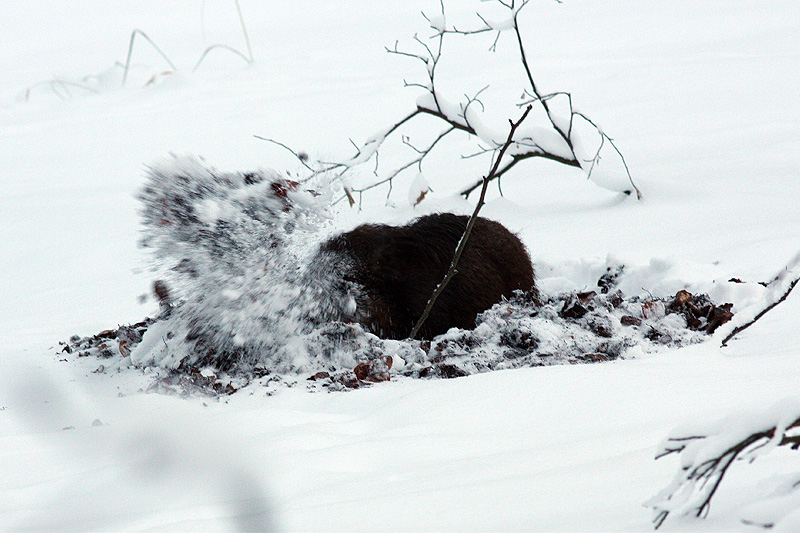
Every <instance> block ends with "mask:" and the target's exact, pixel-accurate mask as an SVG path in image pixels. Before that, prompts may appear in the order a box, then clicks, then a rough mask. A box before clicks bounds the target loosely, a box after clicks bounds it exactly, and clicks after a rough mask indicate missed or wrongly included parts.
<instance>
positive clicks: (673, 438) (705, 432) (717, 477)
mask: <svg viewBox="0 0 800 533" xmlns="http://www.w3.org/2000/svg"><path fill="white" fill-rule="evenodd" d="M778 446H790V447H791V449H793V450H797V449H798V448H800V397H797V398H791V399H788V400H785V401H783V402H780V403H778V404H776V405H774V406H773V407H771V408H770V409H768V410H766V411H757V412H752V413H748V414H743V415H738V416H730V417H727V418H724V419H722V420H718V421H715V422H711V423H708V422H706V423H699V424H695V425H689V426H684V427H681V428H678V429H676V430H674V431H673V432H672V434H670V435H669V436H668V437H667V439H666V440H665V441H664V442H663V443H662V444H661V446H660V447H659V450H658V453H657V454H656V459H660V458H662V457H665V456H667V455H671V454H679V455H680V462H681V466H680V469H679V470H678V472H677V474H676V476H675V478H674V479H673V481H672V483H670V484H669V485H668V486H667V487H665V488H664V489H663V490H662V491H661V492H659V493H658V494H657V495H656V496H654V497H653V498H652V499H651V500H649V501H648V502H646V503H645V505H646V506H647V507H651V508H653V509H654V510H655V516H654V518H653V523H654V524H655V526H656V528H658V527H660V526H661V525H662V524H663V523H664V520H666V519H667V517H668V516H669V515H670V514H671V513H677V514H681V515H690V514H693V515H694V516H697V517H705V516H706V515H707V514H708V511H709V507H710V505H711V499H712V498H713V497H714V494H715V493H716V492H717V489H718V488H719V485H720V483H721V482H722V479H723V477H724V476H725V473H726V472H727V471H728V468H730V467H731V465H732V464H734V462H735V461H736V460H746V461H750V462H752V461H754V460H755V459H756V458H757V457H759V456H761V455H764V454H765V453H768V452H770V451H772V450H773V449H775V448H777V447H778Z"/></svg>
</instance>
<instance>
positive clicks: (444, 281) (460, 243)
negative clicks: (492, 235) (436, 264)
mask: <svg viewBox="0 0 800 533" xmlns="http://www.w3.org/2000/svg"><path fill="white" fill-rule="evenodd" d="M531 107H532V106H530V105H529V106H528V107H527V108H526V109H525V112H524V113H523V114H522V116H521V117H520V119H519V120H518V121H516V122H514V121H512V120H509V122H510V123H511V129H510V131H509V132H508V138H506V142H505V144H504V145H503V146H502V148H501V149H500V152H499V153H498V154H497V158H496V159H495V162H494V165H493V166H492V169H491V170H490V171H489V173H488V174H487V175H486V176H485V177H484V178H483V188H482V189H481V196H480V198H479V199H478V203H477V205H476V206H475V210H474V211H473V212H472V216H471V217H470V218H469V221H467V226H466V228H465V229H464V234H463V235H462V236H461V239H460V240H459V241H458V246H456V250H455V253H454V254H453V261H452V262H451V263H450V268H449V269H448V270H447V274H445V276H444V279H442V282H441V283H439V285H438V286H437V287H436V290H435V291H434V292H433V294H432V295H431V297H430V299H429V300H428V303H427V305H426V306H425V310H424V311H423V312H422V316H420V317H419V320H418V321H417V323H416V324H415V325H414V328H413V329H412V330H411V334H410V335H409V336H408V338H409V339H413V338H414V337H416V335H417V333H419V330H420V328H422V326H423V324H425V320H427V319H428V315H430V312H431V309H433V306H434V304H435V303H436V300H437V299H438V298H439V295H440V294H441V293H442V291H444V289H445V287H446V286H447V284H448V283H449V282H450V279H452V277H453V276H454V275H455V274H456V272H457V271H456V268H457V267H458V261H459V259H461V254H462V253H463V252H464V248H466V246H467V242H468V240H469V234H470V233H471V232H472V227H473V226H474V225H475V220H477V218H478V213H479V212H480V210H481V208H482V207H483V205H484V203H485V199H486V188H487V187H488V186H489V181H491V179H492V178H493V177H494V175H495V173H496V172H497V168H498V167H499V166H500V160H501V159H502V158H503V154H505V152H506V150H508V147H509V146H511V143H512V142H513V138H514V132H515V131H517V128H519V125H520V124H522V122H523V121H524V120H525V118H526V117H527V116H528V113H530V112H531Z"/></svg>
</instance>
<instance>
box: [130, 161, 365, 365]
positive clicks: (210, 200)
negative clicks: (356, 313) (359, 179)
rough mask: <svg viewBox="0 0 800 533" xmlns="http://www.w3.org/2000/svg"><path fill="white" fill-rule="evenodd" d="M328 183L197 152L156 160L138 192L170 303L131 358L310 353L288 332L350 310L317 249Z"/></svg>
mask: <svg viewBox="0 0 800 533" xmlns="http://www.w3.org/2000/svg"><path fill="white" fill-rule="evenodd" d="M329 185H330V184H329V183H327V181H326V177H325V176H320V177H318V179H317V183H315V184H313V185H312V186H311V188H313V186H318V187H317V189H318V191H319V192H317V191H314V192H311V191H309V190H302V187H300V186H297V184H296V183H295V182H293V181H291V179H290V177H288V176H286V175H282V174H280V173H278V172H275V171H271V170H268V171H258V172H249V173H242V172H233V173H231V172H220V171H217V170H216V169H214V168H211V167H209V166H207V165H206V164H204V162H203V161H202V160H200V159H198V158H195V157H173V158H171V159H169V160H165V161H162V162H160V163H158V164H156V165H153V166H152V167H151V168H150V171H149V173H148V176H147V181H146V184H145V186H144V188H143V190H142V191H141V193H140V194H139V199H140V200H141V202H142V205H143V209H142V218H143V226H144V236H143V239H142V241H141V243H142V245H143V246H144V247H147V248H149V249H151V250H152V251H153V257H154V259H155V263H156V270H157V271H158V274H159V276H160V277H161V279H163V280H164V281H165V286H166V287H167V290H168V292H169V299H170V300H171V305H170V309H169V313H170V314H169V316H168V317H167V318H166V320H164V321H162V323H161V324H159V327H157V328H154V330H153V331H152V332H151V331H148V334H147V335H145V338H144V339H143V341H142V343H141V345H140V346H139V347H137V349H136V350H135V352H134V353H132V354H131V358H132V362H134V363H137V364H147V363H149V362H152V363H157V364H159V365H162V366H176V365H178V364H180V362H181V361H182V360H183V359H184V358H186V357H189V358H190V359H193V358H198V357H202V356H203V355H206V356H210V357H214V358H215V359H216V360H217V361H222V362H224V361H225V360H226V359H233V358H235V360H236V363H237V364H247V363H253V364H255V363H259V362H269V363H270V366H273V367H285V368H296V367H298V366H303V360H304V359H306V358H307V354H306V353H305V351H304V349H303V347H302V346H299V345H298V343H296V342H291V339H293V338H296V337H297V336H298V335H300V334H303V333H305V332H308V331H309V330H310V329H311V328H312V327H313V325H315V324H318V323H320V322H324V321H329V320H331V319H336V318H340V315H341V314H342V313H343V312H346V311H347V310H348V309H352V305H350V303H349V301H348V299H352V297H351V296H348V294H350V293H352V292H353V291H349V290H348V288H347V287H344V286H341V287H340V286H338V285H342V284H343V282H341V281H338V280H337V278H336V277H335V276H331V275H329V274H330V272H331V271H332V270H333V269H334V268H336V267H337V265H335V264H333V263H332V262H331V260H330V258H327V257H325V256H320V255H318V249H319V243H320V242H321V240H322V239H324V238H325V236H326V235H327V231H326V230H328V228H329V226H330V225H329V223H328V222H329V220H330V217H329V216H328V212H327V208H326V206H328V205H330V202H329V201H328V200H329V199H328V197H327V196H326V191H327V192H329V191H330V190H331V188H330V186H329ZM305 186H308V184H305V185H304V186H303V187H305ZM308 265H312V266H311V267H309V266H308ZM334 284H337V286H336V287H334V286H333V285H334ZM353 290H354V289H353ZM331 295H339V296H338V297H337V296H331ZM148 337H149V338H148ZM231 362H232V361H231Z"/></svg>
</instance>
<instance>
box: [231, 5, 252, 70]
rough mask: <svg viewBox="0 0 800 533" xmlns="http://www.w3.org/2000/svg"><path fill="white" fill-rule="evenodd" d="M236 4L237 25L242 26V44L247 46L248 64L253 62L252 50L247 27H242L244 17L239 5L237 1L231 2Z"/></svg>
mask: <svg viewBox="0 0 800 533" xmlns="http://www.w3.org/2000/svg"><path fill="white" fill-rule="evenodd" d="M233 1H234V2H235V3H236V11H237V12H238V13H239V23H240V24H241V25H242V33H243V34H244V42H245V44H246V45H247V54H248V55H249V56H250V61H248V63H253V62H255V59H253V48H252V47H251V46H250V36H249V35H247V27H246V26H245V25H244V16H243V15H242V7H241V6H240V5H239V0H233Z"/></svg>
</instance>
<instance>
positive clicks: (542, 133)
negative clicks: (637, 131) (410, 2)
mask: <svg viewBox="0 0 800 533" xmlns="http://www.w3.org/2000/svg"><path fill="white" fill-rule="evenodd" d="M495 3H496V4H497V5H499V6H500V10H501V12H503V13H504V14H505V17H504V18H502V19H501V20H499V21H495V20H489V18H488V17H487V16H485V15H484V14H483V13H481V12H478V13H476V14H477V17H478V21H479V24H478V25H477V26H476V27H474V28H470V29H464V28H463V27H457V26H455V25H452V24H449V23H448V22H447V18H446V13H445V6H444V2H443V1H442V2H441V4H440V5H441V13H440V14H439V15H437V16H435V17H433V16H428V15H425V14H424V13H423V16H424V17H425V19H426V20H427V22H428V24H429V26H430V29H431V30H433V35H432V36H431V37H430V38H429V39H422V38H421V37H420V36H418V35H415V36H414V43H415V46H416V48H417V50H416V51H410V50H407V49H403V48H401V47H400V45H399V42H396V43H395V45H394V47H392V48H387V52H389V53H390V54H395V55H398V56H404V57H409V58H412V59H414V60H417V61H418V62H419V63H421V64H422V66H423V67H424V69H425V78H424V81H421V82H414V83H410V82H405V85H406V86H407V87H416V88H419V89H422V91H423V94H422V95H421V96H420V97H419V98H418V99H417V101H416V105H415V108H414V109H413V110H411V111H409V112H408V113H407V114H406V115H405V116H404V117H402V118H401V119H399V120H397V121H396V122H395V123H394V124H392V125H391V126H390V127H388V128H384V129H383V130H381V131H379V132H377V133H376V134H374V135H373V136H372V137H370V138H369V139H367V140H366V141H365V142H363V143H362V144H360V145H357V146H356V154H355V155H354V156H352V157H350V158H349V159H346V160H344V161H339V162H328V163H321V169H322V170H323V171H330V170H334V171H336V172H338V175H339V177H340V178H341V179H342V183H343V185H344V190H345V195H346V197H347V198H348V200H349V202H350V204H351V205H353V204H354V203H355V195H356V194H361V193H364V192H365V191H368V190H370V189H373V188H375V187H378V186H380V185H384V184H387V185H388V186H389V194H391V188H392V182H393V180H394V179H395V178H396V177H397V176H398V175H399V174H401V173H403V172H404V171H406V170H409V169H412V168H416V169H417V170H418V172H420V173H421V172H422V165H423V162H424V161H425V160H426V159H427V158H428V157H429V156H431V154H432V153H433V151H434V149H435V147H436V146H437V145H438V144H439V143H440V141H442V139H444V138H445V137H448V136H449V135H450V134H451V133H453V132H457V131H461V132H466V133H467V134H469V136H470V137H471V138H472V139H473V140H477V141H478V142H479V143H480V145H481V147H482V148H481V150H480V151H479V152H478V153H476V154H473V155H472V156H464V157H465V158H468V157H473V156H477V155H484V154H489V153H491V154H492V157H493V161H494V160H495V159H496V156H497V155H498V154H499V152H500V151H501V149H503V147H504V144H505V133H504V132H503V131H497V130H495V129H493V128H492V127H490V126H488V121H485V120H484V115H485V114H486V109H485V106H484V104H483V102H482V101H481V99H480V98H481V94H482V93H484V91H486V90H487V89H488V88H489V86H488V85H487V86H486V87H484V88H483V89H481V90H479V91H477V93H475V94H473V95H471V96H470V95H466V94H465V95H464V96H463V97H460V98H459V100H455V101H454V100H450V99H449V98H448V97H447V96H446V95H445V94H444V91H442V90H441V89H440V86H439V85H440V84H439V83H438V78H437V72H438V70H439V66H440V63H441V61H442V56H443V48H444V44H445V40H446V39H447V40H449V38H450V36H452V35H460V36H467V37H469V36H474V35H478V34H483V33H492V32H494V33H496V36H495V39H494V42H493V43H492V45H491V47H490V50H491V51H494V50H495V49H496V47H497V42H498V40H499V39H500V36H501V35H502V34H503V33H512V34H513V35H514V36H515V40H516V43H517V50H518V54H519V59H520V62H521V65H522V67H523V70H524V72H525V79H526V86H525V87H524V88H522V91H521V92H522V94H523V101H522V102H521V103H519V104H518V105H519V106H520V107H525V106H528V105H534V106H537V107H539V108H540V109H541V111H543V113H544V116H545V117H546V119H545V124H546V125H544V126H531V127H528V128H525V129H521V130H518V131H517V132H516V133H515V135H514V138H513V140H512V143H511V146H509V147H508V149H507V150H504V157H503V158H502V160H499V159H498V160H497V170H496V172H494V173H493V176H492V178H491V179H492V180H494V179H500V178H501V177H502V176H503V175H505V174H506V173H507V172H508V171H510V170H511V169H512V168H514V167H515V166H516V165H517V164H518V163H520V162H522V161H525V160H528V159H533V158H542V159H547V160H551V161H555V162H558V163H561V164H564V165H567V166H571V167H576V168H580V169H582V170H583V171H584V172H585V173H586V175H587V177H588V178H589V179H591V180H592V181H594V182H595V183H596V184H598V185H600V186H602V187H605V188H608V189H611V190H615V191H619V192H624V193H626V194H631V193H634V192H635V194H636V196H637V198H641V193H640V191H639V189H638V188H637V187H636V185H635V184H634V182H633V179H632V177H631V174H630V171H629V169H628V165H627V163H626V162H625V158H624V157H623V156H622V153H621V152H620V151H619V149H618V148H617V146H616V145H615V144H614V141H613V139H611V137H609V136H608V135H607V134H606V133H605V132H604V131H603V130H602V129H601V128H600V127H599V126H598V125H597V124H596V123H595V122H594V121H592V120H591V119H590V118H588V117H587V116H586V115H584V114H583V113H581V112H579V111H577V110H576V109H575V108H574V106H573V103H572V96H571V94H570V93H567V92H555V93H550V94H544V93H542V92H541V90H540V88H539V86H538V85H537V83H536V82H535V80H534V76H533V73H532V70H531V67H530V64H529V61H528V57H527V55H526V50H525V46H524V43H523V39H522V32H521V30H520V26H519V18H518V17H519V14H520V12H521V11H522V10H523V9H524V8H525V7H526V6H527V5H528V4H529V1H528V0H522V1H511V2H507V1H502V0H497V1H496V2H495ZM562 101H564V102H563V103H562ZM555 103H557V104H558V105H553V104H555ZM425 115H427V116H432V117H434V118H436V119H438V120H440V121H442V122H444V123H445V125H446V127H445V129H444V130H442V131H441V132H440V133H439V134H438V135H437V136H436V137H435V139H434V140H433V142H431V143H429V144H428V145H427V146H426V147H424V148H420V149H417V148H414V147H413V145H411V144H410V142H409V139H408V138H407V137H405V136H403V144H406V145H408V146H410V147H411V148H412V149H413V150H414V152H415V155H414V157H413V158H412V159H410V160H409V161H407V162H406V163H401V164H399V165H397V166H395V167H393V168H391V169H389V170H388V171H387V172H385V173H379V164H378V155H379V151H380V150H381V148H382V147H383V145H384V143H385V142H386V141H387V140H388V139H389V138H390V137H391V136H393V135H395V134H397V132H398V130H399V129H400V128H401V126H404V125H406V124H408V123H409V122H411V121H412V120H413V119H415V118H417V117H420V116H425ZM488 118H491V117H488ZM579 122H580V123H581V125H582V126H584V127H587V126H588V130H589V131H593V132H594V133H596V135H597V140H596V143H595V145H594V146H593V147H591V148H590V147H586V146H584V145H583V143H582V142H581V140H580V139H579V136H578V134H577V132H576V125H578V123H579ZM607 148H610V149H611V150H613V151H614V153H615V154H616V156H617V158H618V159H619V161H620V162H621V165H622V168H624V174H625V175H624V176H616V175H608V174H607V175H603V176H600V175H599V174H600V172H599V170H598V167H599V165H600V161H601V155H602V154H603V153H604V151H605V150H606V149H607ZM373 159H374V160H375V171H374V174H375V176H376V177H377V178H378V179H376V180H373V181H371V182H369V183H367V184H366V185H363V186H360V187H355V186H353V185H352V184H351V183H350V182H349V180H348V179H347V174H348V173H349V172H350V171H351V170H352V169H354V168H355V167H358V166H360V165H363V164H364V163H367V162H368V161H371V160H373ZM612 174H613V173H612ZM483 182H484V180H483V178H481V179H478V180H477V181H475V182H474V183H473V184H471V185H469V186H466V187H464V188H463V189H462V190H461V194H462V195H463V196H464V197H468V196H469V195H470V194H471V193H472V192H473V191H474V190H476V189H477V188H479V187H481V185H482V184H483Z"/></svg>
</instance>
